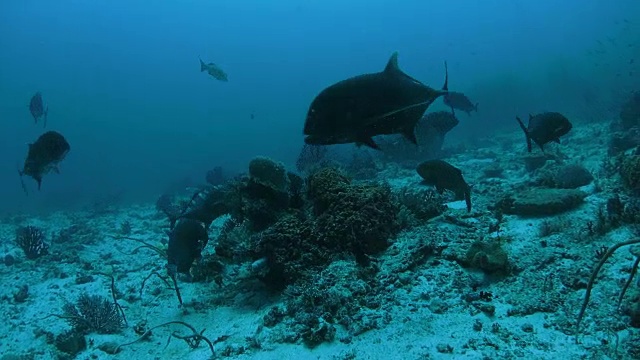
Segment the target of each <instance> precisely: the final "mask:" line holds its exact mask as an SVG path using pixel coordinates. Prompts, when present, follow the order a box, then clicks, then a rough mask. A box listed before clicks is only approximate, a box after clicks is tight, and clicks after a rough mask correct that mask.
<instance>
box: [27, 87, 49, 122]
mask: <svg viewBox="0 0 640 360" xmlns="http://www.w3.org/2000/svg"><path fill="white" fill-rule="evenodd" d="M29 111H30V112H31V116H33V120H35V122H36V124H37V123H38V119H40V118H42V119H43V122H44V127H46V126H47V114H48V113H49V107H48V106H47V107H46V108H45V107H44V104H43V103H42V94H41V93H40V92H39V91H38V92H37V93H35V95H33V96H32V97H31V101H30V102H29Z"/></svg>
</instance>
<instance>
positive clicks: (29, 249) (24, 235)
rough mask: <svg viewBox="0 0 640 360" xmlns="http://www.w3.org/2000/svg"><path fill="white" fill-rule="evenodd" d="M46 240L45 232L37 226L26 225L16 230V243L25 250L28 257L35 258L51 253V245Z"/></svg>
mask: <svg viewBox="0 0 640 360" xmlns="http://www.w3.org/2000/svg"><path fill="white" fill-rule="evenodd" d="M44 240H45V236H44V232H43V231H42V230H41V229H40V228H37V227H35V226H25V227H21V228H19V229H18V230H16V239H15V242H16V245H18V246H19V247H20V248H21V249H22V251H24V254H25V255H26V256H27V259H35V258H38V257H40V256H43V255H47V254H48V253H49V251H48V249H49V246H48V245H47V244H46V243H45V242H44Z"/></svg>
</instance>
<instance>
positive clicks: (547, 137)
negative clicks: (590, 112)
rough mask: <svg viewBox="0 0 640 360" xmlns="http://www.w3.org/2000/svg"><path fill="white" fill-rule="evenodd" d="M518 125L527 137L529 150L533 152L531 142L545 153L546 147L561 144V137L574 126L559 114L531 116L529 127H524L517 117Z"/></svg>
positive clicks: (550, 113) (546, 113)
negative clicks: (551, 143) (553, 142)
mask: <svg viewBox="0 0 640 360" xmlns="http://www.w3.org/2000/svg"><path fill="white" fill-rule="evenodd" d="M516 120H518V124H520V127H521V128H522V131H524V135H525V136H526V137H527V150H529V152H531V140H533V142H535V143H536V144H538V146H539V147H540V150H542V151H544V145H545V144H547V143H550V142H552V141H555V142H557V143H560V136H563V135H565V134H567V133H568V132H569V131H570V130H571V128H572V127H573V125H571V122H570V121H569V119H567V118H566V117H565V116H564V115H562V114H560V113H557V112H545V113H542V114H538V115H535V116H534V115H531V114H529V125H528V126H524V123H523V122H522V120H520V118H519V117H517V116H516Z"/></svg>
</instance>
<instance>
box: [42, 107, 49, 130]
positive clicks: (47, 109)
mask: <svg viewBox="0 0 640 360" xmlns="http://www.w3.org/2000/svg"><path fill="white" fill-rule="evenodd" d="M48 115H49V106H48V105H47V108H46V109H44V118H43V120H44V125H43V126H42V127H47V116H48Z"/></svg>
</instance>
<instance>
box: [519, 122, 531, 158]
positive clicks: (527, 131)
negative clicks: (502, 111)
mask: <svg viewBox="0 0 640 360" xmlns="http://www.w3.org/2000/svg"><path fill="white" fill-rule="evenodd" d="M529 116H531V115H529ZM516 120H518V124H519V125H520V128H521V129H522V131H523V132H524V136H525V137H526V138H527V150H528V151H529V152H531V135H529V130H528V129H527V127H526V126H524V123H523V122H522V120H520V118H519V117H517V116H516Z"/></svg>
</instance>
